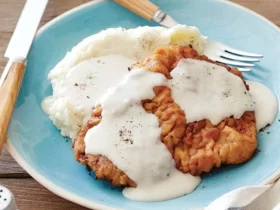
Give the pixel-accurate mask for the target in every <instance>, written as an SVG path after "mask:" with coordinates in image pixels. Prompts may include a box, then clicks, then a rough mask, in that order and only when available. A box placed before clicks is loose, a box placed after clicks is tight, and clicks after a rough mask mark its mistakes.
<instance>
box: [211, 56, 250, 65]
mask: <svg viewBox="0 0 280 210" xmlns="http://www.w3.org/2000/svg"><path fill="white" fill-rule="evenodd" d="M216 61H217V62H220V63H224V64H228V65H234V66H241V67H254V66H255V64H252V63H245V62H239V61H232V60H228V59H225V58H221V57H220V58H216Z"/></svg>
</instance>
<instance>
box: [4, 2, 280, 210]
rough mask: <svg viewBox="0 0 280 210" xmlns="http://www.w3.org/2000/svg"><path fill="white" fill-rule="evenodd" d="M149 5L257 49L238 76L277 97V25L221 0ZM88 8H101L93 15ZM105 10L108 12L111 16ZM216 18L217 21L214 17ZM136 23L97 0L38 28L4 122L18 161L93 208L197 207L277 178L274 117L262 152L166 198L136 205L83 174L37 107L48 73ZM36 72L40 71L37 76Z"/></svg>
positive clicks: (45, 181)
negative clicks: (108, 33)
mask: <svg viewBox="0 0 280 210" xmlns="http://www.w3.org/2000/svg"><path fill="white" fill-rule="evenodd" d="M154 2H155V3H157V4H158V5H159V6H160V7H161V8H163V10H165V11H167V12H168V13H170V14H171V15H172V16H174V17H175V19H177V20H179V21H181V22H182V23H185V24H189V25H195V26H197V27H198V28H199V29H200V30H201V32H202V33H203V34H207V35H208V37H209V38H210V39H216V40H219V41H222V42H224V43H226V44H229V45H231V46H233V47H237V48H241V49H244V50H247V51H248V50H251V51H254V52H260V53H264V55H265V58H264V59H263V60H262V61H261V62H260V63H259V65H257V67H256V69H254V71H253V72H251V73H248V74H245V78H247V79H253V80H257V81H259V82H262V83H264V84H266V85H267V86H268V87H269V88H270V89H272V90H273V91H274V92H275V93H276V95H277V97H278V98H279V92H280V87H279V84H278V83H277V81H280V80H279V79H280V78H279V77H280V74H278V75H277V73H275V72H277V70H280V62H279V61H278V60H277V54H278V55H279V53H280V50H279V49H280V46H278V45H277V43H278V44H279V43H280V33H279V29H278V28H277V27H276V26H274V25H273V24H272V23H270V22H269V21H267V20H266V19H264V18H262V17H261V16H259V15H256V14H255V13H254V12H251V11H249V10H247V9H244V8H242V7H240V6H237V5H235V4H233V3H230V2H227V1H215V0H197V1H195V2H194V1H191V0H178V1H177V2H176V4H175V3H173V4H172V5H171V6H170V4H168V0H161V1H159V0H157V1H154ZM202 5H203V6H202ZM210 7H211V9H208V8H210ZM188 8H191V10H188ZM92 10H93V11H97V10H98V11H103V12H102V14H95V13H93V12H92ZM112 11H114V13H113V12H112ZM194 11H195V12H194ZM198 13H203V14H204V15H203V16H202V15H200V14H198ZM106 14H110V18H108V17H107V15H106ZM221 16H222V17H224V18H223V19H221V18H219V17H221ZM206 17H207V18H206ZM208 17H209V18H208ZM112 19H113V20H114V21H112ZM128 19H129V20H128ZM101 20H102V23H101V22H100V21H101ZM184 20H187V21H184ZM229 20H230V24H231V25H230V27H229V26H228V24H229ZM66 23H68V24H69V23H71V24H72V26H71V25H65V24H66ZM73 23H75V24H73ZM139 25H155V24H151V23H150V22H147V21H145V20H142V19H140V18H139V17H137V16H136V15H134V14H131V13H130V12H128V11H126V10H125V9H123V8H121V7H120V6H118V5H115V4H114V3H113V2H111V1H106V0H105V1H101V0H99V1H98V2H97V3H88V4H86V5H83V6H81V7H79V8H76V9H74V10H71V11H69V12H67V13H66V14H64V15H62V16H60V17H59V18H57V19H55V20H53V21H51V22H50V23H48V24H47V25H45V26H44V27H43V28H42V29H41V30H40V31H39V32H38V35H37V36H36V38H35V40H34V43H33V45H32V48H31V51H30V53H29V56H28V64H27V72H26V75H25V78H24V81H23V85H22V89H21V91H20V94H19V98H18V100H17V103H16V108H15V110H14V113H13V116H12V119H11V123H10V127H9V131H8V137H9V140H8V141H7V144H6V146H7V148H8V150H9V152H10V153H11V154H12V156H13V157H14V158H15V159H16V160H17V161H18V162H19V164H20V165H21V166H22V167H23V168H24V169H26V170H27V172H28V173H29V174H30V175H31V176H33V177H34V178H35V179H36V180H37V181H38V182H40V183H41V184H42V185H44V186H45V187H47V188H48V189H49V190H51V191H52V192H54V193H56V194H58V195H59V196H61V197H63V198H65V199H68V200H71V201H73V202H75V203H78V204H80V205H83V206H86V207H88V208H95V209H135V210H138V209H139V210H140V209H184V210H187V209H193V208H200V207H203V206H206V205H207V204H209V203H210V202H211V201H213V200H214V199H215V198H217V197H218V196H220V195H222V194H223V193H225V192H228V191H230V190H232V189H235V188H237V187H241V186H245V185H253V184H259V183H268V182H271V181H273V180H274V179H275V178H277V177H278V175H279V174H280V172H279V168H280V158H277V150H278V151H279V147H280V144H277V138H278V137H279V134H280V132H279V130H278V129H277V128H278V126H279V122H278V119H279V114H278V116H277V120H276V121H275V123H274V124H273V125H272V126H271V127H270V128H268V129H267V130H266V131H265V132H263V133H261V134H260V135H259V138H260V140H259V148H261V152H260V153H258V154H256V155H255V156H254V158H253V160H252V161H250V162H248V163H246V164H243V165H240V166H234V167H225V168H223V169H218V170H214V171H213V172H212V173H211V174H210V175H207V176H204V177H203V181H202V183H201V185H200V186H199V187H198V188H197V190H196V191H195V192H194V193H192V194H190V195H187V196H184V197H182V198H178V199H174V200H171V201H165V202H155V203H141V202H134V201H129V200H126V199H124V198H123V196H122V195H121V192H120V189H119V188H111V187H110V185H108V184H107V183H105V182H102V181H93V179H94V174H92V173H88V172H87V171H86V170H85V168H84V167H83V166H81V165H79V164H78V163H76V162H75V161H74V160H73V152H72V148H71V142H70V141H69V139H67V138H63V137H61V136H60V134H59V132H58V131H57V129H55V128H54V126H53V125H52V123H51V122H50V121H49V119H48V118H47V117H46V116H45V115H44V114H43V112H42V111H41V109H40V106H38V105H40V103H41V101H42V99H43V98H44V97H45V96H47V95H50V94H51V91H52V90H51V86H50V83H49V81H47V73H48V72H49V70H50V69H51V68H52V67H54V65H55V64H56V63H57V62H58V61H59V60H60V59H62V58H63V56H64V55H65V53H66V52H67V51H69V50H70V49H71V48H72V47H73V46H74V45H75V44H77V43H78V42H79V41H80V40H81V39H83V38H85V37H87V36H89V35H91V34H93V33H96V32H98V31H100V30H102V29H104V28H108V27H117V26H123V27H125V28H131V27H136V26H139ZM104 26H106V27H104ZM91 27H93V28H91ZM240 30H242V33H241V32H240ZM268 32H269V33H268ZM269 40H270V41H269ZM270 42H274V44H272V43H270ZM256 43H258V45H256ZM277 47H278V49H277ZM42 49H44V50H42ZM57 49H59V50H57ZM38 52H40V53H38ZM272 64H273V65H272ZM38 71H39V72H40V73H41V74H39V75H38ZM267 142H272V143H271V144H269V143H267ZM61 154H63V155H61ZM53 156H54V157H53ZM244 174H245V178H244V176H243V175H244ZM246 175H247V176H246ZM237 177H238V179H237ZM93 189H94V190H93Z"/></svg>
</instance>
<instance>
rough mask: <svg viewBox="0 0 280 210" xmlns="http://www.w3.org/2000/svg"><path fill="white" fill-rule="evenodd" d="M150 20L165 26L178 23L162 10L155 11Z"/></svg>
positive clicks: (168, 26) (169, 26)
mask: <svg viewBox="0 0 280 210" xmlns="http://www.w3.org/2000/svg"><path fill="white" fill-rule="evenodd" d="M152 20H153V21H155V22H156V23H158V24H160V25H162V26H164V27H166V28H171V27H173V26H176V25H178V22H176V21H175V20H174V19H173V18H172V17H171V16H169V15H167V14H166V13H165V12H163V11H162V10H158V11H156V12H155V14H154V15H153V17H152Z"/></svg>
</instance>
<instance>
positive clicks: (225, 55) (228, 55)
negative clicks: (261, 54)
mask: <svg viewBox="0 0 280 210" xmlns="http://www.w3.org/2000/svg"><path fill="white" fill-rule="evenodd" d="M221 57H222V58H228V59H231V60H235V61H245V62H258V61H260V58H254V57H244V56H237V55H234V54H231V53H227V52H225V53H223V54H221Z"/></svg>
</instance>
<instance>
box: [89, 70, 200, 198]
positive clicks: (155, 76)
mask: <svg viewBox="0 0 280 210" xmlns="http://www.w3.org/2000/svg"><path fill="white" fill-rule="evenodd" d="M167 85H168V82H167V79H166V78H165V77H164V76H163V75H162V74H160V73H153V72H149V71H145V70H142V69H134V70H133V71H132V72H131V73H129V74H128V75H127V76H125V77H124V78H123V80H122V81H121V82H120V83H119V84H118V85H117V86H116V87H114V88H112V89H110V90H109V91H108V92H107V93H106V94H105V95H104V97H102V98H101V99H100V101H99V103H100V104H101V105H102V108H103V111H102V121H101V122H100V124H98V125H97V126H95V127H93V128H92V129H90V130H89V131H88V132H87V134H86V136H85V146H86V154H93V155H104V156H106V157H108V158H109V159H110V160H111V161H113V163H114V164H115V165H116V166H117V167H118V168H119V169H121V170H122V171H124V172H125V173H126V174H127V175H128V176H129V177H130V178H131V179H132V180H133V181H135V182H136V184H137V188H136V189H132V188H128V189H125V190H124V191H123V194H124V196H126V197H127V198H131V199H133V200H139V201H147V200H149V201H159V200H166V199H170V198H174V197H178V196H182V195H184V194H187V193H190V192H191V191H193V190H194V189H195V188H196V186H197V185H198V184H199V182H200V178H199V177H193V176H191V175H190V174H183V173H181V172H179V171H177V169H175V162H174V160H173V158H172V156H171V154H170V152H169V151H168V150H167V148H166V146H165V145H164V144H163V143H162V142H161V141H160V134H161V128H160V127H159V122H158V119H157V117H156V116H155V115H153V114H151V113H147V112H146V111H145V110H144V108H143V106H142V104H141V101H142V100H144V99H152V98H153V97H154V95H155V94H154V91H153V88H154V87H155V86H167ZM181 181H183V182H184V184H183V183H182V182H181ZM171 186H172V189H170V188H169V187H171ZM160 191H162V192H160Z"/></svg>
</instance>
